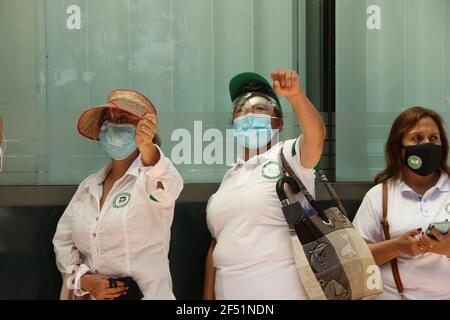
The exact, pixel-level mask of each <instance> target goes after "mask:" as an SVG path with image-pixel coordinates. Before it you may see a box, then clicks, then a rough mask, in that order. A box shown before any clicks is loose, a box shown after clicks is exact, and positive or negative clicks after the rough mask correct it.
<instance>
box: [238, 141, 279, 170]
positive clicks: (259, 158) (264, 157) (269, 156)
mask: <svg viewBox="0 0 450 320" xmlns="http://www.w3.org/2000/svg"><path fill="white" fill-rule="evenodd" d="M282 146H283V142H282V141H280V142H278V143H277V144H276V145H274V146H272V147H271V148H270V149H269V150H267V151H266V152H264V153H263V154H259V155H256V156H254V157H253V158H251V159H249V160H247V161H245V160H244V159H242V157H238V159H237V161H236V163H235V164H233V166H232V167H233V168H236V167H237V166H243V165H254V164H260V163H261V162H266V161H268V160H272V161H278V154H279V152H280V149H281V147H282Z"/></svg>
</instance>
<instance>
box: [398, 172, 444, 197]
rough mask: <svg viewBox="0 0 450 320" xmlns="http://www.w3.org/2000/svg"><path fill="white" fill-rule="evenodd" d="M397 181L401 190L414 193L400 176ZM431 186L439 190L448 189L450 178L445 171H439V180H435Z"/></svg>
mask: <svg viewBox="0 0 450 320" xmlns="http://www.w3.org/2000/svg"><path fill="white" fill-rule="evenodd" d="M397 183H398V186H399V188H400V191H401V192H413V193H416V192H415V191H414V190H413V189H411V187H410V186H408V185H407V184H406V182H405V181H404V180H403V179H402V178H400V179H399V180H398V182H397ZM433 188H435V189H437V190H439V191H440V192H448V191H450V180H449V177H448V174H447V173H446V172H443V171H442V172H441V176H440V177H439V180H438V181H437V182H436V184H435V185H434V186H433V187H431V188H430V190H431V189H433Z"/></svg>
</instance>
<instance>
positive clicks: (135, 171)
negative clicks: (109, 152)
mask: <svg viewBox="0 0 450 320" xmlns="http://www.w3.org/2000/svg"><path fill="white" fill-rule="evenodd" d="M141 166H142V162H141V156H140V155H139V156H138V157H137V158H136V159H135V160H134V161H133V162H132V163H131V165H130V167H129V168H128V170H127V171H126V172H125V175H124V176H126V175H132V176H135V177H137V176H138V175H139V168H140V167H141ZM111 167H112V161H110V162H108V163H107V164H106V165H105V166H104V167H103V168H102V169H101V170H100V171H99V172H97V173H96V174H94V175H93V176H92V177H91V179H89V181H88V182H87V183H86V188H89V189H90V188H92V187H96V186H99V185H101V184H102V183H103V181H105V179H106V176H107V175H108V173H109V171H110V170H111Z"/></svg>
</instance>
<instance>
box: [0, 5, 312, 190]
mask: <svg viewBox="0 0 450 320" xmlns="http://www.w3.org/2000/svg"><path fill="white" fill-rule="evenodd" d="M0 17H1V19H0V38H1V39H2V46H1V47H0V54H1V57H2V59H1V60H0V70H1V73H2V74H3V75H5V74H7V75H8V77H2V78H1V79H0V113H1V115H2V117H3V118H4V122H5V125H6V128H5V136H6V138H7V153H6V156H5V159H4V172H3V173H2V176H1V179H0V185H72V184H78V183H79V182H80V181H81V180H82V179H83V178H85V177H86V176H87V175H89V174H90V173H92V172H95V171H97V170H98V169H100V168H101V167H102V166H103V165H104V164H105V163H106V160H107V159H106V157H105V156H104V155H103V154H102V152H101V151H100V149H99V147H98V146H97V144H96V143H95V142H89V141H87V140H85V139H84V138H82V137H81V136H79V135H78V133H77V131H76V123H77V119H78V116H79V115H80V113H81V111H82V110H84V109H85V108H87V107H88V106H95V105H99V104H103V103H104V102H105V100H106V95H107V93H108V92H109V91H111V90H113V89H135V90H138V91H140V92H142V93H144V94H145V95H147V96H148V97H149V98H150V100H151V101H152V102H153V103H154V104H155V106H156V108H157V109H158V111H159V132H160V135H161V137H162V143H163V147H162V149H163V152H164V153H165V154H166V155H167V156H169V157H172V156H173V154H172V153H173V152H174V151H176V150H177V149H176V146H177V145H178V146H179V143H180V142H182V141H181V139H180V137H179V136H177V132H178V133H186V131H187V133H189V134H190V141H188V142H186V141H185V143H188V144H192V145H193V143H194V141H198V140H204V141H205V142H204V143H203V146H202V149H201V150H197V149H195V150H194V148H192V150H191V154H190V155H189V157H187V158H190V159H191V161H190V162H192V164H185V163H176V165H177V167H178V169H179V170H180V172H181V174H182V175H183V177H184V179H185V182H187V183H194V182H195V183H196V182H220V180H221V178H222V176H223V174H224V173H225V171H226V170H227V169H228V166H227V165H226V164H225V163H222V164H221V163H214V164H213V165H210V164H208V163H205V161H204V159H202V152H203V151H204V152H207V151H208V150H207V146H208V144H209V142H208V140H209V139H212V137H213V136H214V131H209V132H208V131H207V130H208V129H218V130H219V131H220V132H222V133H223V137H226V135H225V130H226V129H231V102H230V99H229V96H228V81H229V79H230V78H231V77H232V76H233V75H235V74H237V73H239V72H242V71H256V72H259V73H262V74H264V75H265V76H266V77H269V73H270V72H271V71H272V70H274V69H277V68H280V67H288V68H294V67H298V68H299V69H300V71H301V72H302V73H304V71H305V69H306V68H305V49H304V48H305V45H304V44H305V31H304V29H305V28H304V26H305V24H304V23H298V21H297V23H295V20H296V19H299V20H300V21H304V20H305V1H296V0H277V1H270V0H257V1H254V0H214V1H213V0H167V1H161V0H95V1H88V0H21V1H10V0H0ZM297 26H298V28H297ZM299 48H300V49H299ZM305 78H306V77H303V85H305V81H304V79H305ZM283 104H284V110H285V111H286V114H287V126H286V129H285V130H284V136H286V137H289V138H291V137H295V136H296V135H298V127H297V126H296V124H295V119H294V117H293V116H290V113H291V110H290V107H289V106H288V104H287V103H286V101H283ZM177 129H181V131H180V130H178V131H176V130H177ZM225 140H227V138H225ZM223 146H224V148H223V150H222V152H224V154H225V156H224V157H222V159H224V160H225V161H226V154H228V153H231V152H232V151H231V150H226V148H225V146H226V141H223ZM218 152H220V150H219V151H218ZM183 156H186V154H183ZM172 158H173V157H172ZM225 161H224V162H225ZM174 162H177V161H176V159H175V160H174ZM199 172H201V175H200V174H199Z"/></svg>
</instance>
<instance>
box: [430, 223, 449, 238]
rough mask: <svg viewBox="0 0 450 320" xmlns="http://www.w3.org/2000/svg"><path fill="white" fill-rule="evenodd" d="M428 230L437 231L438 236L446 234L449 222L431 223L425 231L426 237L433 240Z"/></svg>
mask: <svg viewBox="0 0 450 320" xmlns="http://www.w3.org/2000/svg"><path fill="white" fill-rule="evenodd" d="M430 228H432V229H435V230H437V231H438V232H439V233H440V234H447V233H448V231H449V229H450V221H444V222H434V223H431V224H430V225H429V227H428V229H427V236H429V237H430V238H432V239H434V238H435V237H434V236H433V234H432V233H431V231H430V230H429V229H430Z"/></svg>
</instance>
